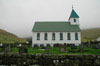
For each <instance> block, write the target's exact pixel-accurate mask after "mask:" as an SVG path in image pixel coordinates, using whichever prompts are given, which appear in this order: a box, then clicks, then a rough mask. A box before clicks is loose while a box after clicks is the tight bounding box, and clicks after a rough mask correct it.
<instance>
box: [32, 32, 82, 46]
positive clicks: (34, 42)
mask: <svg viewBox="0 0 100 66" xmlns="http://www.w3.org/2000/svg"><path fill="white" fill-rule="evenodd" d="M37 33H38V32H33V35H32V45H34V44H38V45H40V44H44V45H46V44H51V46H53V44H55V43H61V44H64V43H74V44H75V45H79V44H81V33H80V32H77V33H78V39H79V40H75V33H76V32H70V34H71V40H67V33H68V32H62V33H63V40H60V33H61V32H46V33H47V34H48V40H44V33H45V32H39V33H40V40H37ZM52 33H55V40H52Z"/></svg>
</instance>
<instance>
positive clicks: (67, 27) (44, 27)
mask: <svg viewBox="0 0 100 66" xmlns="http://www.w3.org/2000/svg"><path fill="white" fill-rule="evenodd" d="M32 31H33V32H80V31H81V30H80V28H79V26H78V25H71V24H70V22H64V21H61V22H55V21H54V22H53V21H52V22H35V24H34V27H33V29H32Z"/></svg>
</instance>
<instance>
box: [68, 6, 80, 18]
mask: <svg viewBox="0 0 100 66" xmlns="http://www.w3.org/2000/svg"><path fill="white" fill-rule="evenodd" d="M69 18H79V16H78V14H77V13H76V12H75V10H74V8H73V6H72V12H71V14H70V17H69Z"/></svg>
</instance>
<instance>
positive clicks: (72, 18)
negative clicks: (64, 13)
mask: <svg viewBox="0 0 100 66" xmlns="http://www.w3.org/2000/svg"><path fill="white" fill-rule="evenodd" d="M69 22H71V24H72V25H79V16H78V14H77V13H76V12H75V10H74V8H73V5H72V11H71V14H70V17H69Z"/></svg>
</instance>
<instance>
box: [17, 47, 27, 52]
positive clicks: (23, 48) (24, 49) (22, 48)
mask: <svg viewBox="0 0 100 66" xmlns="http://www.w3.org/2000/svg"><path fill="white" fill-rule="evenodd" d="M27 52H28V50H27V48H25V47H19V53H27Z"/></svg>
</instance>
